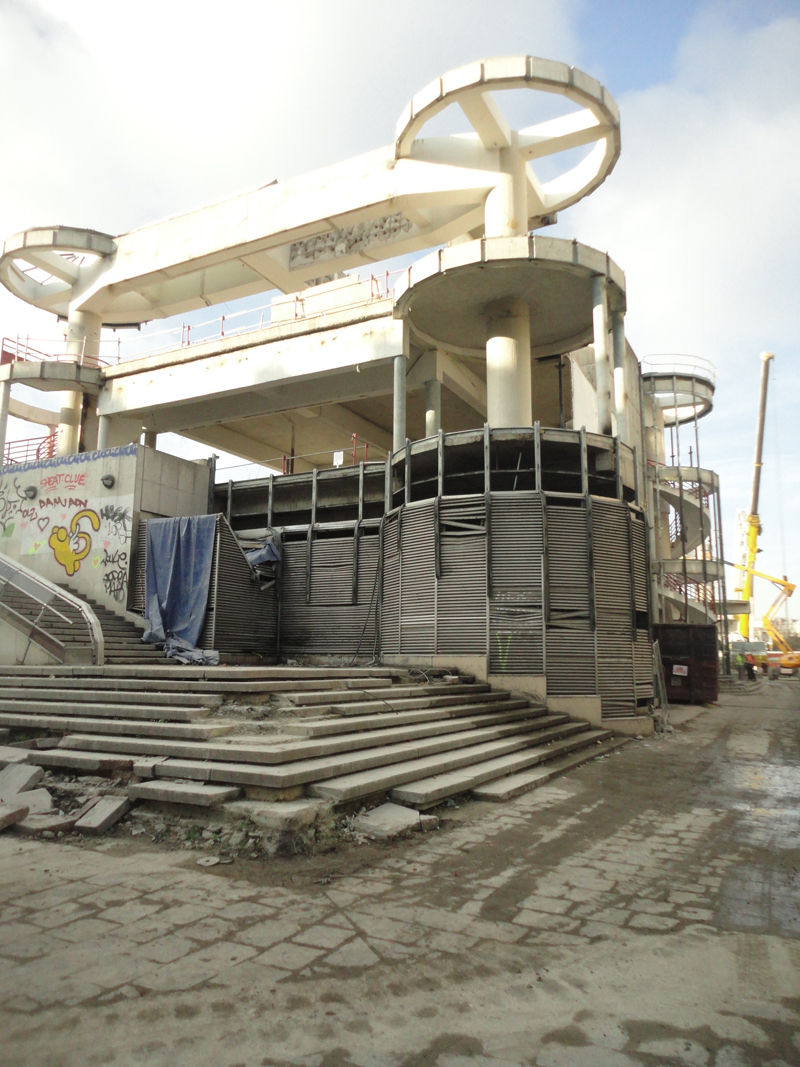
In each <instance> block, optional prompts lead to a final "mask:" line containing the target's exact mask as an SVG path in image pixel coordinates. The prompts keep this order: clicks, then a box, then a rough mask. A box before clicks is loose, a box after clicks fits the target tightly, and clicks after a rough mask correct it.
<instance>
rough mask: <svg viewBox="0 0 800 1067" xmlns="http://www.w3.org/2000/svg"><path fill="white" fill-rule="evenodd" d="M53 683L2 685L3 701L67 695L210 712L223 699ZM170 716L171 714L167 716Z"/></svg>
mask: <svg viewBox="0 0 800 1067" xmlns="http://www.w3.org/2000/svg"><path fill="white" fill-rule="evenodd" d="M53 681H54V683H55V684H54V685H53V686H38V685H37V686H33V685H30V684H28V685H25V686H2V687H0V701H8V700H40V701H42V702H44V701H48V702H50V701H58V702H59V703H61V702H63V701H64V699H65V697H66V698H67V699H68V700H69V701H71V702H75V703H78V702H80V703H81V704H83V703H86V702H88V703H95V704H122V703H126V702H128V703H132V704H135V705H140V706H141V705H153V706H154V707H156V708H163V707H167V708H183V707H188V708H189V709H190V710H191V711H193V712H194V713H195V714H201V715H208V713H209V709H210V708H211V707H218V706H219V705H220V704H221V703H222V700H223V698H222V696H218V695H216V694H213V695H211V694H209V695H207V696H206V697H204V698H203V701H202V702H201V701H199V700H198V699H197V697H196V696H194V695H193V694H192V693H159V692H156V693H147V692H141V691H140V690H139V689H138V688H135V687H131V689H130V690H128V691H124V690H123V691H118V690H116V689H102V688H100V686H93V687H92V688H86V689H75V688H67V687H66V686H65V685H64V682H71V681H75V679H71V678H67V679H64V680H63V681H59V680H57V679H53ZM132 692H133V693H135V694H136V696H135V700H134V699H133V698H132V697H131V693H132ZM167 717H168V716H167Z"/></svg>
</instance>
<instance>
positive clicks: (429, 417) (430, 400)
mask: <svg viewBox="0 0 800 1067" xmlns="http://www.w3.org/2000/svg"><path fill="white" fill-rule="evenodd" d="M441 428H442V383H441V382H440V381H439V379H438V378H434V379H433V380H432V381H430V382H425V436H426V437H435V436H436V434H437V433H438V432H439V430H441Z"/></svg>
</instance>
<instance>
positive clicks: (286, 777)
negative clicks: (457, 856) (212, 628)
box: [154, 716, 584, 795]
mask: <svg viewBox="0 0 800 1067" xmlns="http://www.w3.org/2000/svg"><path fill="white" fill-rule="evenodd" d="M550 718H551V719H553V720H563V723H562V725H561V727H560V728H561V729H565V730H569V722H568V719H567V716H550ZM544 721H546V720H537V723H538V724H541V723H542V722H544ZM553 725H554V727H555V728H558V727H556V726H555V723H554V724H553ZM583 725H584V724H583V723H581V727H583ZM532 731H533V732H537V733H538V732H539V731H538V729H537V727H535V726H534V724H533V723H526V722H520V723H510V724H505V725H500V726H493V727H489V728H487V729H477V730H464V731H462V732H461V733H457V734H447V735H446V736H443V737H433V738H424V739H420V740H415V741H405V742H402V743H401V744H395V745H385V746H380V747H377V748H368V749H364V750H362V751H356V752H346V753H341V754H340V755H337V756H326V757H322V758H320V759H304V760H296V761H293V762H290V763H284V764H270V765H261V766H257V765H255V764H253V763H250V764H249V765H248V764H242V763H239V764H237V763H232V762H222V761H220V762H216V761H211V760H206V761H202V762H201V761H199V760H185V759H169V760H167V761H166V762H164V763H160V764H158V765H157V766H156V767H155V768H154V773H155V775H156V777H158V778H190V779H194V780H197V781H205V782H232V783H234V784H236V785H255V786H262V787H265V788H269V789H286V788H289V787H291V786H297V785H307V784H309V783H314V782H320V781H322V780H323V779H329V778H341V777H343V776H345V775H354V774H355V775H357V774H360V773H362V772H365V771H370V770H373V769H374V770H377V771H380V770H382V769H383V770H386V769H387V768H388V767H389V766H390V765H392V764H399V763H414V764H416V763H417V762H419V760H420V759H421V758H422V757H430V756H434V755H439V754H441V753H445V754H446V753H449V752H452V751H455V750H457V749H460V748H475V747H476V746H480V745H481V744H483V743H489V742H494V741H499V740H502V739H506V738H510V739H515V744H519V743H520V742H519V741H517V740H516V739H517V738H518V737H519V736H520V735H522V736H523V738H525V739H527V738H528V737H529V736H530V734H531V732H532ZM521 743H522V744H526V743H528V742H527V740H523V741H522V742H521ZM411 777H412V778H415V777H419V775H418V774H415V773H413V772H412V774H411ZM401 780H402V781H407V780H408V779H406V778H402V779H401ZM320 795H321V794H320Z"/></svg>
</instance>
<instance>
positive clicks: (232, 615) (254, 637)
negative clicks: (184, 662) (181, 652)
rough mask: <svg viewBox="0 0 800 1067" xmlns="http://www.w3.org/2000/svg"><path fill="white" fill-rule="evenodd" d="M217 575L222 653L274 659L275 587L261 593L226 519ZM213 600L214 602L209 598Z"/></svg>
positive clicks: (217, 634)
mask: <svg viewBox="0 0 800 1067" xmlns="http://www.w3.org/2000/svg"><path fill="white" fill-rule="evenodd" d="M215 569H216V573H213V572H212V576H211V578H212V581H211V590H212V596H213V597H214V602H213V605H210V607H211V606H213V619H214V634H213V642H212V644H211V645H204V646H203V647H206V648H215V649H216V650H217V651H219V652H255V653H257V654H259V655H263V656H268V657H274V656H275V654H276V652H277V639H278V601H277V597H276V590H275V586H274V585H273V586H272V587H271V588H269V589H264V590H262V589H261V585H262V584H263V583H262V582H261V581H259V580H257V579H254V577H253V571H252V568H251V567H250V564H249V563H248V562H247V560H246V559H245V556H244V553H243V552H242V549H241V547H240V545H239V542H238V541H237V540H236V535H235V534H234V532H233V530H232V529H231V528H230V526H229V525H228V522H227V520H226V519H225V517H224V516H222V515H218V516H217V544H216V555H215ZM209 599H211V598H209Z"/></svg>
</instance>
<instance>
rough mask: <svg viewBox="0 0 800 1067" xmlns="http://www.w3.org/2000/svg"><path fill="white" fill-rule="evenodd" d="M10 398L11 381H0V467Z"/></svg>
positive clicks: (2, 458)
mask: <svg viewBox="0 0 800 1067" xmlns="http://www.w3.org/2000/svg"><path fill="white" fill-rule="evenodd" d="M10 400H11V382H10V381H9V380H8V379H6V381H4V382H0V467H2V466H3V464H4V462H5V454H6V434H7V432H8V405H9V401H10Z"/></svg>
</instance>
